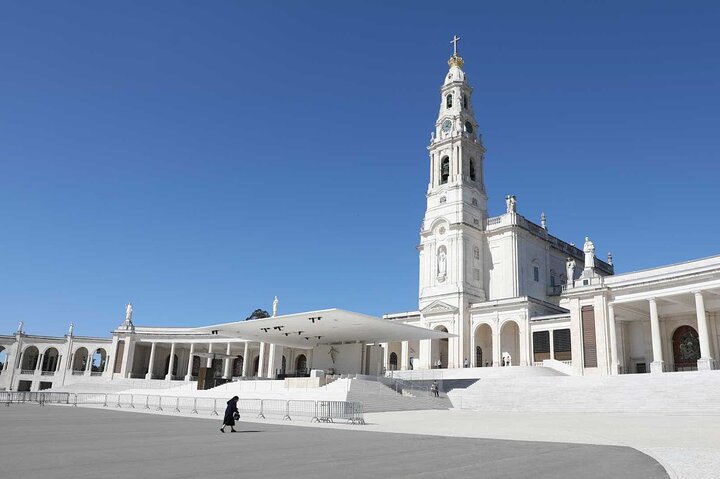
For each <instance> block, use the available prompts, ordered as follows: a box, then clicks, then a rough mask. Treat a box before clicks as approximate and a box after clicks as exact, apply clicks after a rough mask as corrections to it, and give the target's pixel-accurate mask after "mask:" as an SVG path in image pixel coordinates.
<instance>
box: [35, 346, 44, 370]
mask: <svg viewBox="0 0 720 479" xmlns="http://www.w3.org/2000/svg"><path fill="white" fill-rule="evenodd" d="M43 356H45V354H44V353H43V354H41V353H40V351H39V350H38V358H37V364H36V365H35V371H41V370H42V362H43Z"/></svg>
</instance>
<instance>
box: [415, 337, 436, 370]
mask: <svg viewBox="0 0 720 479" xmlns="http://www.w3.org/2000/svg"><path fill="white" fill-rule="evenodd" d="M419 348H420V351H418V356H419V357H418V360H417V361H416V362H415V364H417V365H418V367H417V369H432V367H433V365H432V340H431V339H421V340H420V341H419ZM413 369H415V366H413Z"/></svg>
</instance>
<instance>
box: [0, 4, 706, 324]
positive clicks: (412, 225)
mask: <svg viewBox="0 0 720 479" xmlns="http://www.w3.org/2000/svg"><path fill="white" fill-rule="evenodd" d="M387 3H390V2H355V3H353V4H349V3H348V2H287V3H281V2H239V1H235V2H231V1H214V2H179V1H172V2H171V1H167V2H161V1H156V2H141V1H136V2H131V1H126V2H95V1H78V2H13V3H11V2H6V3H4V4H3V5H2V7H0V45H2V47H0V69H1V70H0V71H1V72H2V73H1V74H0V91H1V92H2V93H1V94H0V221H1V222H2V223H1V224H2V230H1V231H2V234H1V235H0V332H1V333H3V334H9V333H11V332H12V331H14V329H15V327H16V325H17V322H18V321H20V320H24V321H25V324H26V330H27V331H28V332H29V333H34V334H63V333H64V332H65V331H66V330H67V325H68V323H70V322H71V321H74V322H75V324H76V333H77V334H81V335H103V336H105V335H107V334H108V332H109V331H110V330H111V329H113V328H114V327H115V326H116V325H117V324H119V323H120V322H121V321H122V319H123V316H124V304H125V303H126V302H127V301H128V300H131V301H132V302H133V304H134V308H135V319H136V322H137V323H138V324H143V325H178V326H181V325H202V324H209V323H214V322H219V321H229V320H236V319H242V318H244V317H245V316H247V315H248V314H249V312H250V311H252V310H253V309H255V308H257V307H263V308H265V309H270V307H271V302H272V298H273V296H274V295H275V294H277V295H278V296H279V297H280V309H281V312H291V311H302V310H307V309H313V308H326V307H341V308H346V309H350V310H356V311H361V312H366V313H370V314H378V315H379V314H382V313H385V312H395V311H405V310H412V309H414V308H416V307H417V268H418V266H417V252H416V251H415V246H416V244H417V243H418V230H419V226H420V221H421V219H422V215H423V212H424V206H425V205H424V192H425V188H426V184H427V180H428V163H427V161H428V160H427V152H426V150H425V147H426V146H427V141H428V138H429V134H430V131H431V129H432V127H433V124H434V121H435V118H436V116H437V108H438V104H439V99H438V88H439V86H440V85H441V83H442V79H443V76H444V74H445V72H446V69H447V64H446V60H447V58H448V56H449V55H450V53H451V46H450V44H449V40H450V39H451V37H452V35H453V34H458V35H460V36H461V37H462V41H461V43H460V53H461V55H462V56H463V57H464V58H465V60H466V65H465V70H466V72H467V74H468V75H469V79H470V82H471V83H472V85H473V86H474V88H475V93H474V97H473V101H474V106H475V111H476V114H477V120H478V122H479V123H480V129H481V132H482V133H483V135H484V139H485V143H486V146H487V149H488V153H487V157H486V162H485V175H486V184H487V188H488V194H489V196H490V200H489V208H490V214H491V215H496V214H500V213H501V212H502V211H503V208H504V202H503V197H504V196H505V195H506V194H509V193H512V194H515V195H517V197H518V207H519V211H520V213H521V214H523V215H525V216H527V217H528V218H530V219H534V220H536V221H538V220H539V216H540V213H541V212H542V211H544V212H545V213H546V214H547V216H548V223H549V228H550V231H551V233H553V234H555V235H557V236H559V237H560V238H562V239H565V240H566V241H574V242H576V243H580V242H582V239H583V237H584V236H585V235H586V234H587V235H590V236H591V237H592V239H593V240H594V242H595V244H596V246H597V249H598V255H599V256H600V257H604V255H605V254H606V252H607V251H609V250H611V251H612V252H613V255H614V257H615V262H616V268H617V271H619V272H624V271H631V270H635V269H640V268H647V267H652V266H657V265H662V264H667V263H672V262H678V261H684V260H688V259H693V258H699V257H704V256H710V255H715V254H719V253H720V243H718V240H717V238H718V237H720V222H718V221H717V208H718V203H719V201H718V178H719V176H720V175H719V174H718V173H720V168H719V167H718V164H717V162H718V160H719V159H720V154H719V153H720V135H718V125H720V121H719V120H720V63H719V62H718V61H717V52H718V51H720V33H718V29H717V25H718V24H719V23H720V4H718V3H717V2H692V3H683V2H657V1H653V2H593V3H592V4H591V3H588V2H494V3H485V2H482V3H481V2H464V3H462V4H458V5H457V6H453V7H452V8H450V6H451V4H448V3H447V2H417V1H413V2H393V3H392V5H387ZM443 6H444V7H445V9H444V8H443Z"/></svg>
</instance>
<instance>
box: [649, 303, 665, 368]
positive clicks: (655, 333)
mask: <svg viewBox="0 0 720 479" xmlns="http://www.w3.org/2000/svg"><path fill="white" fill-rule="evenodd" d="M649 303H650V333H651V339H652V350H653V361H652V363H650V372H651V373H661V372H663V366H664V361H663V357H662V339H661V337H660V318H659V317H658V309H657V302H656V301H655V298H651V299H650V300H649Z"/></svg>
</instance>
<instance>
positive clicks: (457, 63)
mask: <svg viewBox="0 0 720 479" xmlns="http://www.w3.org/2000/svg"><path fill="white" fill-rule="evenodd" d="M459 41H460V37H459V36H457V35H453V39H452V41H451V42H450V43H452V45H453V55H452V56H451V57H450V60H448V65H449V66H450V68H452V67H458V68H462V67H463V64H464V63H465V62H464V61H463V59H462V57H461V56H460V55H458V54H457V47H458V42H459Z"/></svg>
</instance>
